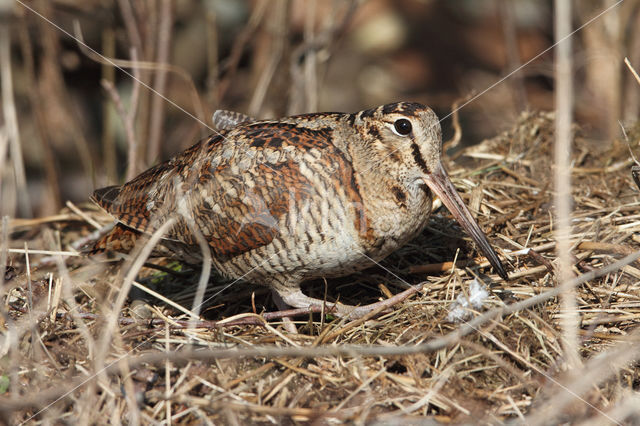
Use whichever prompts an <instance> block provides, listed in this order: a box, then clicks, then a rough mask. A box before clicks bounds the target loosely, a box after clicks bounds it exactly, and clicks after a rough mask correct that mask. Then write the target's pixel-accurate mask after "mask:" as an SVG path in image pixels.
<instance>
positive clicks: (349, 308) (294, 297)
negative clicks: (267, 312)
mask: <svg viewBox="0 0 640 426" xmlns="http://www.w3.org/2000/svg"><path fill="white" fill-rule="evenodd" d="M420 289H422V284H418V285H416V286H413V287H411V288H409V289H407V290H405V291H403V292H402V293H399V294H396V295H395V296H393V297H391V298H389V299H385V300H381V301H380V302H376V303H371V304H369V305H363V306H353V305H343V304H342V303H332V302H327V301H324V300H320V299H316V298H313V297H309V296H307V295H305V294H304V293H302V291H301V290H300V289H296V290H290V291H279V292H278V293H277V294H278V296H279V297H276V303H278V302H277V300H278V299H280V298H281V301H282V302H284V303H286V304H287V305H290V306H293V307H295V308H311V307H312V306H325V307H326V311H327V312H328V313H329V312H330V313H333V314H334V315H337V316H339V317H342V318H349V319H357V318H361V317H363V316H365V315H367V314H369V313H371V312H373V311H379V312H380V313H386V312H389V311H390V310H391V307H392V306H394V305H396V304H397V303H400V302H402V301H403V300H405V299H406V298H407V297H409V296H411V295H412V294H414V293H416V292H417V291H419V290H420ZM274 293H275V292H274Z"/></svg>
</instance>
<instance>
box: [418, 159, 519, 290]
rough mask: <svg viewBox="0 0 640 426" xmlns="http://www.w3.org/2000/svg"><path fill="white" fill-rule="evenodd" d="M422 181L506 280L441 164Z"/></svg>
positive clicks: (498, 259) (493, 254) (498, 261)
mask: <svg viewBox="0 0 640 426" xmlns="http://www.w3.org/2000/svg"><path fill="white" fill-rule="evenodd" d="M424 181H425V183H426V184H427V185H428V186H429V188H431V190H432V191H433V192H434V193H435V194H436V195H437V196H438V197H439V198H440V199H441V200H442V202H443V203H444V205H445V206H447V208H448V209H449V211H450V212H451V214H453V217H455V218H456V220H457V221H458V222H459V223H460V225H462V227H463V228H464V229H465V230H466V231H467V232H468V233H469V235H471V238H473V241H475V242H476V244H477V245H478V247H480V249H481V250H482V252H483V253H484V255H485V256H486V258H487V259H488V260H489V263H491V266H493V269H494V270H495V271H496V272H497V273H498V275H500V277H502V279H504V280H507V279H508V275H507V272H506V271H505V270H504V267H503V266H502V262H501V261H500V258H499V257H498V255H497V254H496V252H495V251H494V250H493V248H492V247H491V245H490V244H489V241H488V240H487V237H486V236H485V235H484V232H482V230H481V229H480V226H479V225H478V223H477V222H476V221H475V219H474V218H473V216H472V215H471V212H470V211H469V209H468V208H467V206H465V205H464V202H463V201H462V198H460V195H458V192H457V191H456V188H455V187H454V186H453V183H451V179H449V175H448V174H447V172H446V171H445V169H444V167H442V164H439V167H438V170H436V171H434V172H432V173H431V174H429V175H427V176H426V177H425V178H424Z"/></svg>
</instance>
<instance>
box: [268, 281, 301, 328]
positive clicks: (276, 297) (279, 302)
mask: <svg viewBox="0 0 640 426" xmlns="http://www.w3.org/2000/svg"><path fill="white" fill-rule="evenodd" d="M271 294H272V295H273V301H274V302H275V304H276V306H277V307H278V309H280V310H281V311H286V310H287V309H289V306H290V305H288V304H287V302H285V301H284V300H283V299H282V297H281V296H280V293H278V292H277V291H276V290H273V291H272V292H271ZM282 323H283V325H284V329H285V330H287V331H288V332H289V333H292V334H298V329H297V328H296V325H295V324H294V323H293V321H291V318H288V317H284V318H282Z"/></svg>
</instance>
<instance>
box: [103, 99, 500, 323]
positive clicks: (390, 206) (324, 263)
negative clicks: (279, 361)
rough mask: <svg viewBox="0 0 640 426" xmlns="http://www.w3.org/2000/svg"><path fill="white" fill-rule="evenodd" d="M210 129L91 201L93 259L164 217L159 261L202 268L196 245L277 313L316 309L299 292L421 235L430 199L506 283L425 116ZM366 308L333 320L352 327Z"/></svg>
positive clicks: (379, 112) (417, 109) (225, 115)
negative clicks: (270, 298) (263, 291)
mask: <svg viewBox="0 0 640 426" xmlns="http://www.w3.org/2000/svg"><path fill="white" fill-rule="evenodd" d="M213 121H214V124H215V125H216V127H217V128H218V130H219V131H218V132H217V133H216V134H213V135H211V136H209V137H207V138H205V139H202V140H201V141H199V142H197V143H196V144H195V145H193V146H191V147H190V148H188V149H186V150H185V151H183V152H180V153H178V154H176V155H175V156H173V157H172V158H170V159H169V160H167V161H165V162H162V163H159V164H157V165H156V166H154V167H151V168H150V169H148V170H146V171H144V172H143V173H141V174H140V175H138V176H137V177H135V178H134V179H132V180H131V181H129V182H126V183H125V184H123V185H121V186H109V187H106V188H102V189H98V190H96V191H95V192H94V193H93V196H92V200H93V201H94V202H95V203H97V204H98V205H99V206H100V207H101V208H102V209H104V210H105V211H106V212H107V213H109V214H110V215H111V216H112V217H113V218H115V220H116V222H117V223H116V226H115V228H114V229H113V230H112V231H111V232H110V233H109V234H107V235H105V236H103V237H102V238H101V239H100V240H98V241H97V242H96V243H95V245H94V246H93V249H92V253H94V254H95V253H99V252H103V251H109V250H115V251H128V250H131V248H132V247H133V245H134V244H135V241H136V240H137V239H138V238H139V237H140V236H141V235H143V234H151V233H153V232H154V231H156V230H157V229H158V228H159V227H160V226H162V224H163V223H165V222H166V221H167V220H168V218H170V217H172V218H173V219H174V221H175V222H174V224H173V225H171V226H170V227H169V229H168V231H167V232H166V234H164V236H163V237H162V239H161V241H160V244H159V246H158V247H156V249H157V250H158V251H157V252H158V253H162V254H165V255H168V256H172V257H174V258H176V259H179V260H182V261H184V262H185V263H189V264H198V263H202V259H203V256H204V254H203V252H202V249H201V245H199V242H198V237H203V238H204V241H205V242H206V250H209V254H210V258H211V261H212V263H213V265H214V267H215V269H216V270H217V271H218V272H219V273H220V274H222V275H223V276H225V277H228V278H231V279H236V280H242V281H244V282H252V283H256V284H262V285H266V286H268V287H269V288H270V289H271V290H272V293H273V294H274V296H275V299H276V301H278V302H279V303H280V304H282V305H284V306H287V305H288V306H293V307H296V308H309V307H311V306H314V305H316V306H317V305H323V304H325V303H326V302H325V301H323V300H320V299H315V298H312V297H309V296H307V295H305V294H304V293H303V292H302V291H301V288H300V284H301V283H302V282H304V281H308V280H313V279H318V278H324V277H341V276H346V275H349V274H352V273H354V272H356V271H360V270H362V269H365V268H368V267H371V266H372V265H373V263H374V262H379V261H381V260H382V259H384V258H385V257H386V256H388V255H389V254H390V253H392V252H394V251H395V250H397V249H398V248H400V247H401V246H403V245H404V244H405V243H407V242H408V241H410V240H411V239H413V238H414V237H416V236H417V235H418V234H420V233H421V232H423V230H424V228H425V226H426V225H427V223H428V219H429V215H430V214H431V211H432V205H433V200H434V197H435V196H437V197H439V199H440V200H441V201H442V203H443V204H444V205H445V206H446V207H447V208H448V209H449V210H450V211H451V213H452V215H453V216H454V218H455V219H456V220H457V221H458V222H459V223H460V224H461V225H462V227H463V228H464V229H465V230H466V231H467V232H468V234H469V235H470V236H471V237H472V239H473V240H474V241H475V243H476V244H477V246H478V247H479V248H480V250H481V251H482V252H483V254H484V255H485V256H486V258H487V259H488V260H489V263H490V265H491V266H492V267H493V269H494V270H495V272H497V274H498V275H499V276H500V277H502V278H503V279H505V280H506V279H508V274H507V272H506V271H505V269H504V267H503V265H502V262H501V260H500V258H499V257H498V255H497V254H496V252H495V251H494V249H493V248H492V246H491V245H490V243H489V241H488V240H487V237H486V236H485V234H484V233H483V232H482V230H481V229H480V227H479V225H478V223H477V222H476V221H475V219H474V217H473V216H472V214H471V213H470V211H469V210H468V208H467V207H466V206H465V204H464V202H463V201H462V199H461V197H460V195H459V194H458V193H457V191H456V189H455V187H454V185H453V183H452V182H451V180H450V178H449V176H448V174H447V172H446V170H445V168H444V166H443V163H442V131H441V127H440V122H439V120H438V117H437V116H436V114H435V113H434V112H433V110H432V109H431V108H429V107H427V106H425V105H422V104H420V103H415V102H395V103H389V104H386V105H382V106H378V107H375V108H370V109H365V110H362V111H359V112H355V113H337V112H324V113H308V114H302V115H295V116H291V117H285V118H280V119H277V120H259V119H255V118H253V117H250V116H247V115H244V114H242V113H238V112H232V111H225V110H218V111H216V113H215V114H214V116H213ZM373 305H374V304H371V305H365V306H357V307H356V306H351V305H346V304H341V303H336V304H333V305H331V307H332V308H333V309H334V310H335V312H336V314H337V315H339V316H347V317H359V316H363V315H365V314H366V313H367V312H369V311H370V310H371V309H372V308H371V306H373ZM325 306H326V305H325Z"/></svg>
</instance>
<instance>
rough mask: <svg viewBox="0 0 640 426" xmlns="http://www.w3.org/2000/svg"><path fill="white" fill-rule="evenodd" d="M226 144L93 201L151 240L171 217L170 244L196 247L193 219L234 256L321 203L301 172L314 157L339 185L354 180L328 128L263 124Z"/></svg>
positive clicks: (217, 251) (212, 144)
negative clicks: (295, 211)
mask: <svg viewBox="0 0 640 426" xmlns="http://www.w3.org/2000/svg"><path fill="white" fill-rule="evenodd" d="M227 137H228V138H229V140H227V141H224V142H223V141H222V140H217V139H219V138H215V137H214V138H211V139H209V140H207V141H203V142H200V143H199V144H196V145H194V146H193V147H191V148H190V149H188V150H187V151H185V152H183V153H181V154H179V155H178V156H176V157H174V158H173V159H171V160H169V161H167V162H165V163H162V164H159V165H158V166H156V167H154V168H152V169H149V170H147V171H146V172H144V173H142V174H141V175H140V176H138V177H137V178H135V179H133V180H132V181H130V182H128V183H126V184H124V185H123V186H121V187H109V188H105V189H102V190H98V191H96V192H95V194H94V200H95V201H96V202H97V203H98V204H99V205H100V206H102V207H103V208H104V209H105V210H107V212H109V213H110V214H112V215H113V216H114V217H116V218H117V219H118V220H119V221H120V222H122V223H123V224H124V225H126V226H129V227H131V228H134V229H136V230H138V231H143V232H147V233H150V232H153V230H155V229H157V228H158V227H159V226H160V224H161V223H163V222H164V221H165V220H166V218H167V217H170V216H173V217H175V219H176V221H177V222H176V225H175V226H174V227H173V228H172V229H171V230H170V231H169V233H168V235H167V236H166V238H168V239H171V240H175V241H180V242H182V243H186V244H192V245H195V244H197V240H196V239H195V236H194V234H193V232H192V231H191V228H190V226H189V220H188V218H191V219H192V220H193V222H192V223H195V225H196V226H197V228H198V229H199V230H200V232H201V233H202V235H203V236H204V237H205V239H206V241H207V243H208V244H209V246H210V247H211V249H212V251H213V253H214V255H216V256H218V257H219V258H220V257H234V256H237V255H239V254H242V253H244V252H247V251H250V250H253V249H255V248H258V247H261V246H264V245H266V244H269V243H270V242H271V241H272V240H273V239H274V238H275V237H276V236H277V235H279V233H280V227H281V226H286V225H285V224H284V221H281V218H282V216H283V215H285V214H286V213H287V212H288V211H289V210H290V209H292V208H294V207H295V206H300V205H303V204H304V203H309V202H310V200H311V197H313V196H318V195H317V193H315V191H316V190H317V189H316V187H315V186H314V184H313V182H311V181H310V180H309V179H308V178H307V177H305V176H304V175H303V173H302V171H301V169H302V168H304V167H305V166H304V164H303V163H304V161H306V160H304V158H305V156H306V157H307V158H308V156H309V155H311V154H312V151H313V154H315V155H314V157H315V158H316V159H315V160H314V161H317V162H318V163H326V166H325V167H324V169H325V170H326V172H327V173H333V175H332V177H333V179H335V180H336V182H338V185H339V184H340V182H346V183H347V186H348V185H349V184H350V182H352V181H353V179H352V172H351V168H350V164H349V163H348V162H347V161H346V160H345V159H344V157H342V155H341V154H340V153H339V152H338V150H337V148H335V146H334V145H333V144H331V141H330V138H331V133H330V130H328V129H317V130H311V129H304V130H303V131H300V130H299V129H296V128H295V127H294V126H292V125H287V124H282V123H276V122H264V123H258V124H251V125H249V126H246V127H241V128H236V129H235V130H233V131H231V132H229V133H228V134H227ZM335 170H337V171H338V172H336V171H335ZM342 175H344V176H342ZM185 216H186V217H185Z"/></svg>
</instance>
